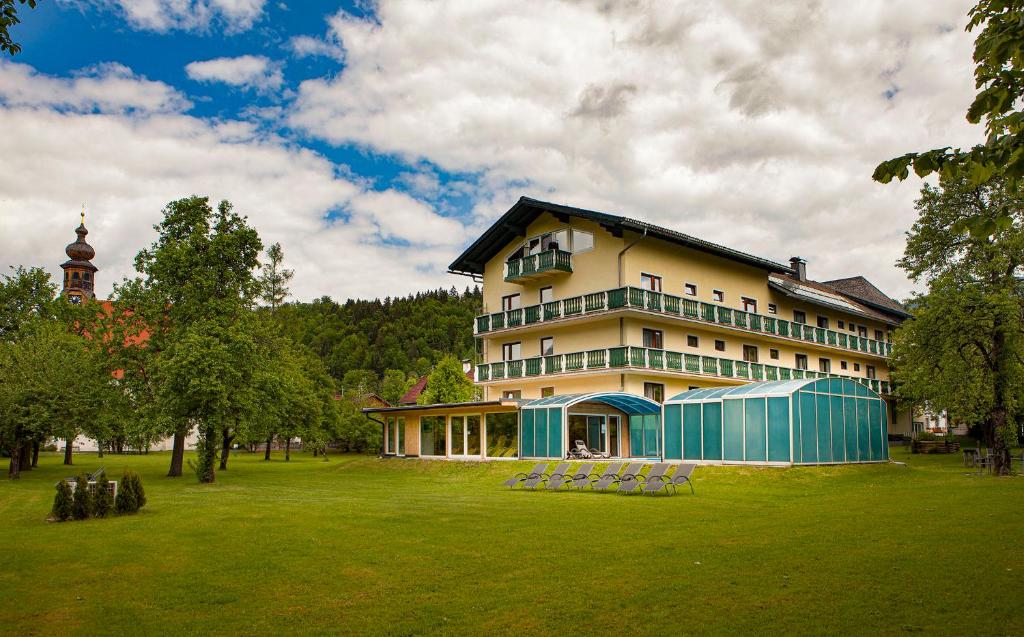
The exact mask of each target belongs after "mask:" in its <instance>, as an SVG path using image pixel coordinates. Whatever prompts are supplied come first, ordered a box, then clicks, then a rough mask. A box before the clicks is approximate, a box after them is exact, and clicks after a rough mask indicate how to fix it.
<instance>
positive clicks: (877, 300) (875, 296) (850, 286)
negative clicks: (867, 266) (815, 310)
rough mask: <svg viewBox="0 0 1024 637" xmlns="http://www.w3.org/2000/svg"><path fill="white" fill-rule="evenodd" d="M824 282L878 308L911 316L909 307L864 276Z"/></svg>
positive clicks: (902, 315)
mask: <svg viewBox="0 0 1024 637" xmlns="http://www.w3.org/2000/svg"><path fill="white" fill-rule="evenodd" d="M824 283H825V285H827V286H829V287H830V288H834V289H835V290H838V291H839V292H842V293H843V294H845V295H846V296H849V297H852V298H855V299H857V300H858V301H860V302H862V303H864V304H866V305H868V306H871V307H873V308H875V309H877V310H881V311H882V312H889V313H891V314H896V315H898V316H901V317H903V318H910V312H908V311H907V308H905V307H904V306H903V304H901V303H899V302H897V301H896V300H895V299H892V298H890V297H889V296H887V295H886V294H885V293H884V292H882V291H881V290H879V289H878V288H877V287H876V286H875V285H874V284H873V283H872V282H871V281H868V280H867V279H865V278H864V277H862V276H851V277H847V278H845V279H834V280H832V281H825V282H824Z"/></svg>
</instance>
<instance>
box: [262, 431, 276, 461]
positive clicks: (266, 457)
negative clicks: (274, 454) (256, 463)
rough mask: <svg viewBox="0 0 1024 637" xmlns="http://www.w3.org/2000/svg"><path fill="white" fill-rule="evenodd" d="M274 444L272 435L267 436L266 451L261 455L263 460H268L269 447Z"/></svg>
mask: <svg viewBox="0 0 1024 637" xmlns="http://www.w3.org/2000/svg"><path fill="white" fill-rule="evenodd" d="M273 443H274V434H270V435H269V436H267V451H266V453H264V454H263V459H264V460H270V445H272V444H273Z"/></svg>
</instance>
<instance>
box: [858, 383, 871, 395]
mask: <svg viewBox="0 0 1024 637" xmlns="http://www.w3.org/2000/svg"><path fill="white" fill-rule="evenodd" d="M857 395H858V396H867V395H868V388H867V386H865V385H864V384H863V383H857Z"/></svg>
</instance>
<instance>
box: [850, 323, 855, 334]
mask: <svg viewBox="0 0 1024 637" xmlns="http://www.w3.org/2000/svg"><path fill="white" fill-rule="evenodd" d="M849 328H850V331H851V332H856V331H857V326H856V325H855V324H854V323H850V325H849Z"/></svg>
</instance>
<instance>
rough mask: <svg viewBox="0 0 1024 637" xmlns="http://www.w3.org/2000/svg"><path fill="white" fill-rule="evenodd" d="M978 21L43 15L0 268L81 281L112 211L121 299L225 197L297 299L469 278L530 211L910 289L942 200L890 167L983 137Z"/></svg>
mask: <svg viewBox="0 0 1024 637" xmlns="http://www.w3.org/2000/svg"><path fill="white" fill-rule="evenodd" d="M971 4H972V2H970V1H969V0H968V1H951V0H931V1H929V2H928V3H925V4H922V3H920V2H915V1H900V0H862V1H859V2H856V3H836V2H827V1H820V2H819V1H814V0H804V1H799V2H796V1H794V2H764V1H763V0H749V1H747V0H735V1H728V2H720V1H702V0H694V1H689V2H680V3H671V2H663V1H659V0H650V1H645V0H617V1H615V2H608V1H607V0H605V1H593V2H589V1H586V0H571V1H569V0H566V1H561V2H556V1H544V0H525V1H523V2H508V1H507V0H473V2H464V1H458V0H456V1H453V2H444V1H437V2H419V1H415V0H399V1H392V0H379V1H377V2H371V1H369V0H355V1H354V2H332V1H328V0H303V1H301V2H300V1H298V0H40V3H39V7H38V8H37V9H35V10H34V11H30V10H28V9H22V13H23V15H22V19H23V24H22V25H19V26H18V27H15V29H14V30H12V36H13V37H14V39H15V41H17V42H19V43H20V44H21V45H22V46H23V48H24V50H23V52H22V53H21V54H19V55H17V56H14V57H9V56H5V57H4V59H2V60H0V131H3V132H2V134H0V152H2V156H3V158H4V168H3V170H2V171H0V267H6V266H7V265H16V264H23V265H26V266H30V265H38V266H42V267H45V268H46V269H47V270H49V271H50V272H52V273H53V274H54V275H55V276H57V277H58V279H57V280H59V273H60V269H59V263H60V262H61V261H63V260H64V258H65V257H64V255H63V247H64V246H65V245H66V244H67V243H69V242H70V241H72V240H74V228H75V226H77V225H78V215H79V212H80V210H81V208H82V205H83V204H84V205H85V207H86V215H87V216H86V225H87V226H88V228H89V231H90V234H89V242H90V243H91V244H92V245H93V247H94V248H95V249H96V252H97V256H96V258H95V259H94V263H95V265H96V266H98V267H99V268H100V272H99V274H98V275H97V283H98V285H97V294H98V295H99V296H106V295H109V294H110V293H111V290H112V285H113V284H114V283H116V282H119V281H121V280H122V279H123V278H124V277H131V276H134V274H135V273H134V271H133V266H132V262H133V258H134V255H135V254H136V253H137V252H138V251H139V250H141V249H143V248H145V247H147V246H148V245H150V244H151V243H152V242H153V240H154V239H155V232H154V231H153V225H154V224H156V223H158V222H159V220H160V218H161V210H162V208H163V206H164V205H166V204H167V203H168V202H169V201H173V200H175V199H179V198H182V197H186V196H189V195H192V194H198V195H205V196H209V197H210V198H211V200H212V201H214V202H216V201H219V200H221V199H227V200H229V201H231V202H232V203H233V204H234V205H235V209H236V210H237V211H238V212H240V213H241V214H244V215H247V216H248V218H249V220H250V223H251V224H252V225H253V226H254V227H256V229H257V230H258V231H259V232H260V235H261V237H262V238H263V241H264V243H265V244H267V245H269V244H271V243H274V242H280V243H281V245H282V248H283V249H284V253H285V261H286V265H287V266H288V267H291V268H293V269H294V270H295V278H294V279H293V282H292V286H291V289H292V293H293V298H294V299H296V300H311V299H314V298H318V297H321V296H330V297H332V298H334V299H336V300H343V299H346V298H353V297H359V298H374V297H384V296H395V295H402V294H407V293H410V292H415V291H417V290H423V289H428V288H436V287H441V286H444V287H448V286H451V285H457V286H459V287H460V288H461V287H464V286H465V285H467V284H471V281H470V280H469V279H466V278H464V277H457V276H453V275H450V274H447V272H446V270H447V266H448V264H449V263H451V261H452V260H454V258H455V257H456V256H458V255H459V253H460V252H461V251H462V249H463V248H465V246H466V245H468V244H469V243H470V242H471V241H472V240H473V239H475V238H476V237H477V236H479V235H480V233H481V232H482V231H483V230H484V229H486V228H487V227H488V226H489V225H490V224H491V223H492V222H493V221H494V220H495V219H496V218H497V217H499V216H500V215H501V214H502V213H504V212H505V211H506V210H507V209H508V208H509V207H510V206H511V205H512V204H513V203H514V202H515V201H516V200H517V199H518V198H519V197H520V196H523V195H526V196H530V197H534V198H538V199H544V200H548V201H553V202H556V203H564V204H568V205H572V206H577V207H582V208H591V209H596V210H600V211H604V212H610V213H615V214H622V215H625V216H629V217H633V218H636V219H641V220H644V221H648V222H651V223H656V224H659V225H664V226H667V227H670V228H672V229H675V230H678V231H681V232H685V233H688V234H691V235H695V236H698V237H701V238H704V239H707V240H710V241H714V242H717V243H721V244H723V245H727V246H729V247H732V248H736V249H739V250H743V251H746V252H750V253H753V254H756V255H758V256H762V257H766V258H769V259H773V260H775V261H778V262H782V263H786V262H787V261H788V259H789V258H790V257H791V256H797V255H798V256H802V257H804V258H805V259H806V260H807V261H808V275H809V276H810V277H811V278H813V279H817V280H827V279H833V278H839V277H846V276H854V275H858V274H862V275H864V276H866V277H867V278H868V279H870V280H871V281H873V282H874V283H876V284H877V285H879V286H880V287H881V288H882V289H883V290H884V291H886V292H887V293H888V294H890V295H891V296H894V297H896V298H903V297H905V296H907V295H908V294H909V293H910V292H911V291H912V290H913V289H915V288H914V285H913V284H912V283H911V282H910V281H908V280H907V279H906V277H905V276H904V274H903V273H902V272H901V271H900V270H899V269H898V268H897V267H896V265H895V262H896V260H897V259H898V258H899V257H900V255H901V254H902V250H903V246H904V241H905V233H906V232H907V231H908V230H909V229H910V227H911V225H912V224H913V221H914V218H915V211H914V200H915V198H916V197H917V194H918V192H919V190H920V188H921V185H922V182H921V181H920V180H918V179H917V178H916V177H911V179H909V180H907V181H906V182H903V183H899V184H895V183H894V184H889V185H881V184H878V183H875V182H873V181H872V180H871V173H872V171H873V169H874V166H875V165H877V164H878V163H879V162H880V161H882V160H884V159H888V158H890V157H893V156H896V155H899V154H902V153H904V152H908V151H913V150H924V149H929V148H935V147H941V146H949V145H952V146H969V145H972V144H975V143H978V142H979V141H981V139H982V131H981V129H980V128H979V127H977V126H971V125H969V124H967V122H966V120H965V118H964V115H965V113H966V109H967V106H968V104H969V103H970V101H971V99H972V97H973V94H974V86H973V77H972V70H973V69H972V66H971V62H970V59H971V48H972V42H973V40H972V37H971V35H970V34H968V33H966V32H965V31H964V25H965V24H966V14H967V10H968V9H969V8H970V6H971Z"/></svg>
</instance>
